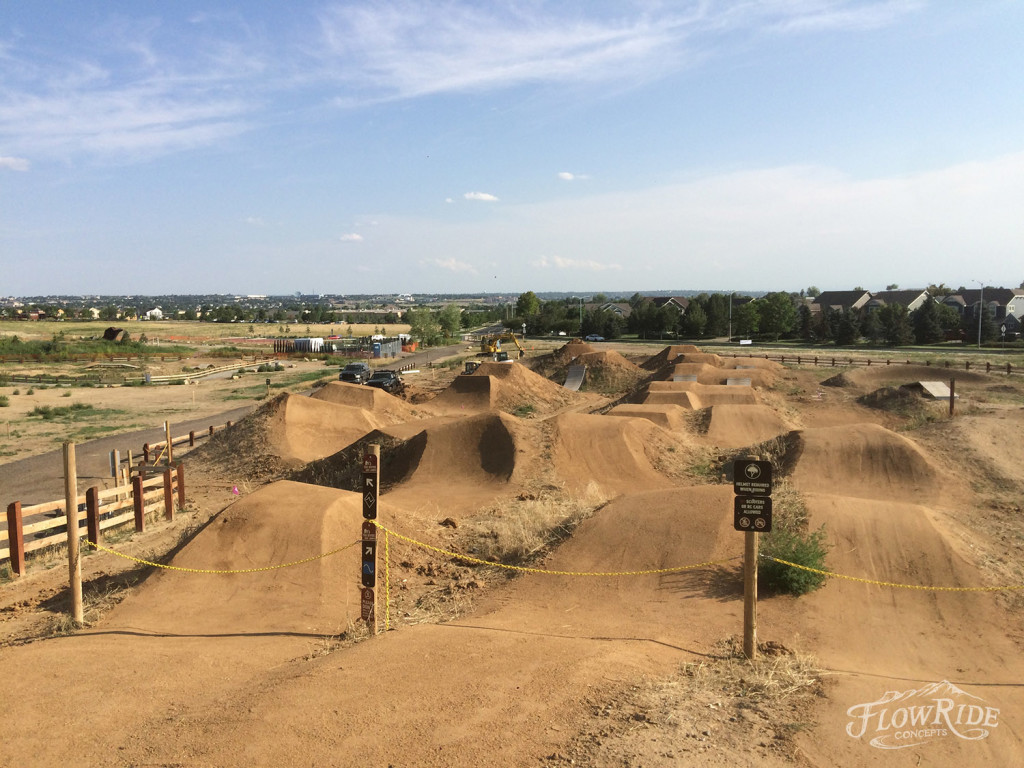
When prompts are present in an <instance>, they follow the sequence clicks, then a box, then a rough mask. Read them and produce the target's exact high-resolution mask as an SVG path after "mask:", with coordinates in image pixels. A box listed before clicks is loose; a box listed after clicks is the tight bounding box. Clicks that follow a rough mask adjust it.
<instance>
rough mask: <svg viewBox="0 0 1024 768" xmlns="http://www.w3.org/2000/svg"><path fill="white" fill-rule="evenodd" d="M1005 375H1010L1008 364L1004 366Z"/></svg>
mask: <svg viewBox="0 0 1024 768" xmlns="http://www.w3.org/2000/svg"><path fill="white" fill-rule="evenodd" d="M1006 375H1007V376H1009V375H1010V364H1009V363H1007V364H1006Z"/></svg>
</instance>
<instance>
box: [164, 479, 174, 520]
mask: <svg viewBox="0 0 1024 768" xmlns="http://www.w3.org/2000/svg"><path fill="white" fill-rule="evenodd" d="M164 519H166V520H173V519H174V489H173V488H172V487H171V468H170V467H165V468H164Z"/></svg>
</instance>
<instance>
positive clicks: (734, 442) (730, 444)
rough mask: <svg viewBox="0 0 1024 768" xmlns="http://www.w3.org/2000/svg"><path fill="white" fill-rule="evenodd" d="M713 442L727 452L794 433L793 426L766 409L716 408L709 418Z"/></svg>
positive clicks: (708, 437) (756, 406)
mask: <svg viewBox="0 0 1024 768" xmlns="http://www.w3.org/2000/svg"><path fill="white" fill-rule="evenodd" d="M706 423H707V432H706V436H707V439H708V441H709V442H711V443H713V444H714V445H717V446H719V447H720V448H724V449H727V450H731V449H734V448H742V447H744V446H747V445H754V444H755V443H760V442H763V441H765V440H769V439H771V438H773V437H775V436H776V435H782V434H785V433H787V432H790V431H791V430H792V429H793V425H792V424H790V423H789V422H788V421H786V420H785V419H784V418H782V417H781V416H779V415H778V414H777V413H776V412H775V411H773V410H772V409H771V408H769V407H768V406H766V405H714V406H711V407H710V408H709V409H708V415H707V417H706Z"/></svg>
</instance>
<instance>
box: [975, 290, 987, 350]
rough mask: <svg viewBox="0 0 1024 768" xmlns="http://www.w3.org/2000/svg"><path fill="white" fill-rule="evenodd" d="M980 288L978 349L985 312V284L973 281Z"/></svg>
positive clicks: (979, 347)
mask: <svg viewBox="0 0 1024 768" xmlns="http://www.w3.org/2000/svg"><path fill="white" fill-rule="evenodd" d="M974 282H976V283H977V284H978V285H979V286H981V294H980V295H979V296H978V349H981V319H982V317H983V313H984V312H985V284H984V283H983V282H981V280H975V281H974Z"/></svg>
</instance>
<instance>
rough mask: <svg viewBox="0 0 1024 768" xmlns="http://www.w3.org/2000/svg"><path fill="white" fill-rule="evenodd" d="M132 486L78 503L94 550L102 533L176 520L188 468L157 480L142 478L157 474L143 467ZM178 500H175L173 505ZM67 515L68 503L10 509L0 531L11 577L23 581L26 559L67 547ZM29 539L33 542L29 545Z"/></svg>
mask: <svg viewBox="0 0 1024 768" xmlns="http://www.w3.org/2000/svg"><path fill="white" fill-rule="evenodd" d="M141 469H142V471H141V472H140V474H137V475H134V476H133V477H132V481H131V483H130V484H128V485H118V486H116V487H114V488H108V489H106V490H103V489H101V488H99V487H98V486H94V487H92V488H89V489H88V490H87V491H86V492H85V495H84V496H79V497H78V498H77V499H76V503H77V504H78V505H79V507H81V506H82V505H84V506H85V513H86V514H85V520H84V521H80V523H79V525H80V526H82V525H83V524H84V530H81V533H83V534H84V535H85V536H86V537H87V538H88V540H89V541H91V542H92V543H93V544H99V543H100V536H101V534H102V532H103V531H105V530H107V529H110V528H116V527H118V526H121V525H125V524H126V523H129V522H132V521H134V523H135V530H136V532H140V533H141V532H142V531H144V530H145V528H146V518H147V516H148V515H149V514H150V513H155V514H159V513H160V512H161V511H162V512H163V516H164V518H165V519H166V520H173V519H174V510H175V500H176V501H177V508H178V509H181V508H182V507H184V506H185V468H184V466H183V465H182V464H178V465H177V466H176V467H164V468H163V469H162V471H160V472H159V474H155V475H153V476H152V477H149V478H148V479H147V478H144V477H143V474H149V473H151V472H152V470H153V469H155V468H152V467H151V468H146V467H142V468H141ZM175 497H177V499H175ZM54 512H59V513H60V514H59V515H56V516H54V517H52V518H50V519H47V520H40V521H39V522H34V523H29V524H28V525H25V524H24V518H25V517H29V516H32V515H38V514H52V513H54ZM66 526H67V514H66V513H65V511H64V501H63V500H61V501H48V502H45V503H43V504H33V505H32V506H29V507H22V506H21V502H20V501H14V502H11V503H10V504H9V505H8V506H7V530H5V531H0V560H8V561H10V564H11V571H12V572H13V573H15V574H17V575H19V576H21V575H23V574H24V573H25V555H26V554H27V553H29V552H35V551H36V550H39V549H44V548H46V547H51V546H54V545H59V544H62V543H66V542H67V535H66ZM29 537H32V538H31V539H30V540H28V541H26V539H28V538H29Z"/></svg>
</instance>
